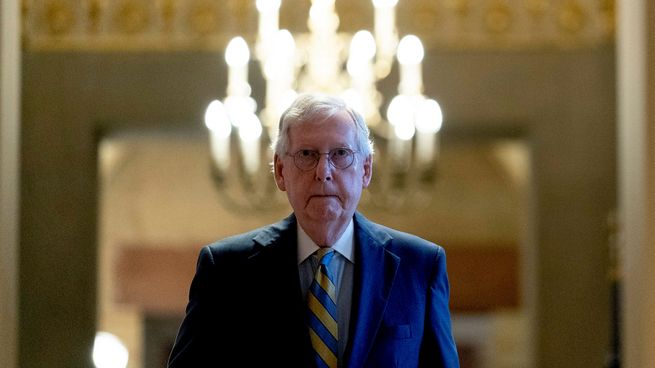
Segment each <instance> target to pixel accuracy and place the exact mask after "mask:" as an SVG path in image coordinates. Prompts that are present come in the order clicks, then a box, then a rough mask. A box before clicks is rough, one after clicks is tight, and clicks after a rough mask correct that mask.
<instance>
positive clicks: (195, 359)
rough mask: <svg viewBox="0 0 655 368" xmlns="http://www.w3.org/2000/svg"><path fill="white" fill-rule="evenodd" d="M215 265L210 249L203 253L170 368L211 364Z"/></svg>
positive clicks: (170, 359)
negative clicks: (212, 283) (212, 281)
mask: <svg viewBox="0 0 655 368" xmlns="http://www.w3.org/2000/svg"><path fill="white" fill-rule="evenodd" d="M214 269H215V265H214V259H213V257H212V254H211V251H210V250H209V248H208V247H205V248H203V249H202V250H201V252H200V255H199V257H198V263H197V266H196V274H195V276H194V277H193V281H192V282H191V288H190V290H189V303H188V304H187V307H186V316H185V317H184V320H183V321H182V325H181V326H180V329H179V332H178V335H177V337H176V339H175V344H174V345H173V349H172V351H171V354H170V357H169V361H168V368H182V367H202V366H203V365H206V364H208V360H207V359H205V358H206V354H208V351H209V349H208V346H209V338H210V330H211V326H210V323H209V321H210V318H209V317H210V313H209V312H210V311H212V310H213V309H214V307H215V305H216V303H215V302H214V297H213V296H212V294H213V293H211V292H210V285H211V282H210V280H211V279H213V276H212V273H213V272H214Z"/></svg>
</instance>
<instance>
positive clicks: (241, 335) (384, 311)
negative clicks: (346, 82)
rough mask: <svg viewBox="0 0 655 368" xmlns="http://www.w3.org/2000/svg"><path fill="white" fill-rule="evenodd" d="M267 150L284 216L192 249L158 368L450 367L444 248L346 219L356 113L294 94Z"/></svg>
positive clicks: (358, 139) (352, 208) (357, 181)
mask: <svg viewBox="0 0 655 368" xmlns="http://www.w3.org/2000/svg"><path fill="white" fill-rule="evenodd" d="M274 146H275V155H274V159H273V166H274V172H275V181H276V184H277V186H278V188H279V189H280V190H282V191H285V192H286V193H287V197H288V200H289V203H290V204H291V207H292V208H293V214H291V215H290V216H289V217H287V218H286V219H284V220H282V221H280V222H279V223H276V224H272V225H269V226H265V227H263V228H260V229H257V230H254V231H251V232H249V233H245V234H240V235H237V236H234V237H231V238H228V239H224V240H220V241H218V242H216V243H213V244H211V245H209V246H207V247H205V248H203V249H202V251H201V252H200V256H199V259H198V265H197V269H196V275H195V277H194V279H193V282H192V284H191V288H190V293H189V303H188V305H187V309H186V317H185V318H184V321H183V322H182V325H181V327H180V330H179V333H178V336H177V339H176V341H175V345H174V347H173V350H172V352H171V355H170V359H169V364H168V367H169V368H182V367H330V368H336V367H348V368H359V367H372V368H373V367H374V368H384V367H446V368H456V367H459V362H458V356H457V350H456V347H455V342H454V339H453V336H452V331H451V321H450V312H449V309H448V300H449V285H448V278H447V273H446V258H445V254H444V250H443V249H442V248H441V247H439V246H437V245H435V244H434V243H431V242H429V241H426V240H424V239H421V238H419V237H416V236H414V235H410V234H407V233H403V232H400V231H397V230H393V229H390V228H388V227H385V226H382V225H378V224H375V223H373V222H371V221H369V220H367V219H366V218H365V217H364V216H363V215H361V214H360V213H358V212H357V211H356V209H357V205H358V203H359V200H360V197H361V194H362V191H363V189H364V188H366V187H368V185H369V183H370V181H371V176H372V164H373V161H372V160H373V146H372V143H371V141H370V140H369V131H368V128H367V126H366V124H365V123H364V120H363V118H362V117H361V115H359V114H358V113H357V112H355V111H354V110H353V109H352V108H350V107H348V106H347V105H346V104H345V103H344V102H343V101H342V100H340V99H338V98H334V97H331V96H323V95H317V94H304V95H301V96H299V97H298V98H297V99H296V100H295V101H294V103H293V104H292V105H291V107H289V109H287V110H286V111H285V113H284V114H283V115H282V118H281V119H280V129H279V137H278V140H277V141H276V143H275V145H274ZM325 253H327V254H329V256H325V257H323V256H322V255H323V254H325ZM319 254H320V255H319ZM317 285H320V286H317Z"/></svg>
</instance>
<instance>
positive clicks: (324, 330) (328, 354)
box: [307, 248, 339, 368]
mask: <svg viewBox="0 0 655 368" xmlns="http://www.w3.org/2000/svg"><path fill="white" fill-rule="evenodd" d="M316 253H317V254H318V257H319V265H318V268H317V269H316V274H315V275H314V281H312V284H311V286H310V287H309V293H308V294H307V304H308V306H309V335H310V337H311V340H312V347H313V348H314V360H315V361H316V367H319V368H322V367H328V368H336V367H337V352H338V336H339V335H338V333H337V304H336V301H337V296H336V288H335V286H334V275H332V274H331V273H330V271H329V270H328V267H327V266H328V264H329V263H330V261H331V260H332V257H333V256H334V249H331V248H321V249H319V250H318V251H317V252H316Z"/></svg>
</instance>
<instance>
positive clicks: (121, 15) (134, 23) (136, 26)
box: [115, 1, 149, 34]
mask: <svg viewBox="0 0 655 368" xmlns="http://www.w3.org/2000/svg"><path fill="white" fill-rule="evenodd" d="M148 20H149V19H148V12H147V10H146V9H145V6H144V5H143V4H140V3H137V2H135V1H129V2H124V3H123V4H122V6H121V7H120V8H119V11H118V12H117V13H116V18H115V22H116V24H117V26H118V28H119V29H120V30H121V31H122V32H123V33H130V34H132V33H138V32H141V31H143V30H144V29H145V28H146V26H147V25H148Z"/></svg>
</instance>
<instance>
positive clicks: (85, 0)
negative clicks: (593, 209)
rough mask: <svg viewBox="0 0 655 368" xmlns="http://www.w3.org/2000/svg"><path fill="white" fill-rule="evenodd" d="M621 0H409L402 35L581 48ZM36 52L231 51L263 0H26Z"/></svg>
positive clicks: (346, 24)
mask: <svg viewBox="0 0 655 368" xmlns="http://www.w3.org/2000/svg"><path fill="white" fill-rule="evenodd" d="M614 2H615V0H400V1H399V3H398V6H397V24H398V32H399V34H400V35H401V36H402V35H405V34H416V35H418V36H419V37H420V38H421V39H422V40H423V41H424V43H425V44H426V46H427V47H428V48H440V49H444V48H453V49H479V48H497V49H506V48H535V47H537V48H543V47H557V48H561V47H564V48H571V47H573V48H576V47H588V46H594V45H599V44H604V43H608V42H613V39H614V21H615V20H614V18H615V14H614V13H615V5H614ZM22 4H23V6H22V11H23V14H22V15H23V20H24V22H23V25H24V32H23V39H24V45H25V47H26V48H27V49H30V50H89V51H144V50H162V51H174V50H222V49H223V48H224V47H225V44H226V43H227V40H228V39H229V38H231V37H234V36H236V35H241V36H244V37H245V38H246V39H247V40H248V41H254V38H255V34H256V29H257V9H256V8H255V1H254V0H252V1H247V0H155V1H153V0H23V1H22ZM310 4H311V1H310V0H282V7H281V10H280V27H281V28H287V29H289V30H291V31H292V32H294V33H297V32H304V31H305V30H306V29H307V26H306V19H307V14H308V11H309V6H310ZM336 7H337V12H338V14H339V17H340V21H341V23H340V30H342V31H346V32H353V31H356V30H359V29H364V28H365V29H369V30H370V29H372V28H373V6H372V4H371V2H370V0H336Z"/></svg>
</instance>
